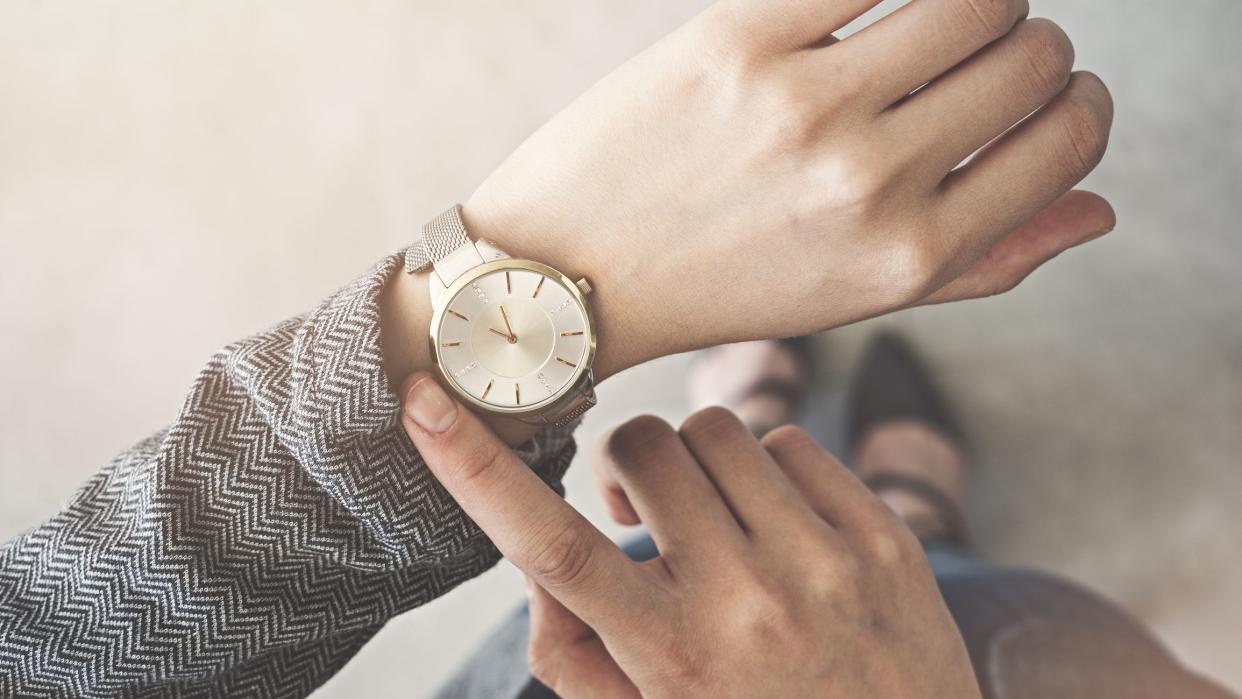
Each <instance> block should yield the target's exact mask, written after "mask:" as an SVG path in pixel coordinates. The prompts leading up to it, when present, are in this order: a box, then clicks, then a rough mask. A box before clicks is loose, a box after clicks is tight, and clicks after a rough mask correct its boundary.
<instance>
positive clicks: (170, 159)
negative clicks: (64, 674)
mask: <svg viewBox="0 0 1242 699" xmlns="http://www.w3.org/2000/svg"><path fill="white" fill-rule="evenodd" d="M705 4H706V3H705V0H687V1H685V2H676V3H672V2H667V1H666V0H627V1H625V2H621V1H619V0H613V1H611V2H610V1H608V0H545V1H543V2H520V3H518V2H483V1H482V0H465V1H459V2H453V3H431V2H414V1H412V0H406V1H405V2H398V1H396V0H355V1H351V2H325V1H322V0H297V1H294V0H268V1H265V2H262V3H254V2H244V1H242V0H212V1H211V2H206V1H203V2H196V3H187V2H171V1H168V0H162V1H161V0H96V1H94V2H90V3H84V2H65V1H63V0H62V1H54V0H43V1H38V2H36V1H34V0H15V1H12V2H6V3H3V4H0V328H3V331H2V332H3V334H2V335H0V337H2V340H0V395H2V396H3V400H0V536H2V537H5V538H7V537H9V536H12V535H14V534H16V533H17V532H19V531H20V530H22V529H23V528H25V527H28V526H31V525H33V524H35V523H37V522H38V521H40V519H42V518H44V517H45V516H47V515H49V514H50V513H51V512H53V511H54V510H55V509H56V508H57V507H58V505H59V503H61V502H62V501H63V500H64V499H65V498H66V497H67V496H68V495H69V494H70V493H71V492H72V491H73V490H74V488H75V487H76V486H77V485H78V484H79V483H80V482H81V481H82V480H83V479H84V478H85V477H86V476H87V475H88V474H89V473H91V472H92V471H93V470H94V469H95V468H96V467H97V466H99V465H101V464H103V463H104V462H106V461H107V460H109V459H110V457H112V456H113V455H114V454H115V453H116V452H117V451H119V450H121V449H124V448H125V447H126V446H127V445H128V444H130V443H131V442H133V441H136V440H137V439H138V438H140V437H142V436H143V435H145V434H147V433H149V432H151V431H153V430H155V429H157V428H159V427H160V426H161V425H163V424H164V423H165V422H166V421H167V420H169V419H170V418H171V417H172V416H173V414H174V411H175V410H176V408H177V406H178V403H179V401H180V399H181V397H182V395H183V391H184V390H185V389H186V388H187V387H188V386H189V384H190V382H191V380H192V379H193V377H194V375H195V373H196V371H197V370H198V368H199V367H200V365H201V364H202V363H203V362H204V361H205V360H206V358H207V357H208V356H209V355H210V353H211V352H212V351H213V350H215V349H217V348H218V347H220V346H222V345H224V344H225V343H227V342H229V341H231V340H233V339H235V338H238V337H241V336H243V335H245V334H248V333H250V332H252V331H254V330H256V329H258V328H261V327H263V326H266V325H268V324H270V323H272V322H274V321H276V320H279V319H281V318H283V317H286V316H289V315H292V314H295V313H298V312H301V311H302V310H305V309H307V308H309V307H311V306H312V305H313V304H314V303H315V302H316V301H317V300H318V299H320V298H321V297H323V296H324V295H326V294H327V293H329V292H330V291H331V290H333V289H334V288H335V287H337V286H338V285H340V284H342V283H343V282H345V281H346V280H348V279H350V278H352V277H353V276H354V275H356V274H358V273H360V272H361V271H363V270H364V269H365V268H366V267H367V266H368V265H369V264H370V263H371V262H372V261H373V260H375V259H376V258H378V257H379V256H381V255H383V254H384V253H386V252H388V251H390V250H393V249H396V248H397V247H399V246H401V245H402V244H403V243H404V242H406V241H407V240H409V239H410V238H411V236H413V235H414V233H415V231H416V230H417V227H418V225H419V224H421V222H422V221H423V220H425V219H426V218H427V217H429V216H430V215H432V214H434V213H436V212H438V211H439V210H441V209H442V208H443V206H445V204H446V203H448V202H453V201H457V200H460V199H463V198H465V197H466V196H467V195H468V194H469V192H470V191H471V188H472V185H473V184H474V183H476V182H478V181H479V180H480V179H481V178H482V177H484V176H485V175H486V174H487V172H488V171H489V170H490V169H491V168H492V167H494V165H495V164H497V163H498V162H499V161H500V160H501V159H502V158H503V157H504V155H505V154H506V153H507V152H508V151H510V150H511V149H512V148H513V147H514V146H516V145H517V143H518V142H520V141H521V139H522V138H524V137H525V136H526V135H527V134H528V133H530V132H531V131H532V130H533V129H535V128H536V127H537V126H538V125H539V124H540V123H542V122H543V121H544V120H546V119H547V118H548V117H549V116H551V115H552V114H553V113H555V112H556V111H557V110H558V109H559V108H561V107H562V106H563V105H565V104H566V103H568V102H569V101H570V100H571V99H572V98H573V97H574V96H575V95H576V94H578V93H579V92H580V91H581V90H583V89H584V88H586V87H587V86H588V85H589V84H591V83H592V82H593V81H594V80H596V79H597V78H598V77H600V76H601V75H603V74H604V73H605V72H606V71H607V70H609V69H610V68H611V67H613V66H615V65H616V64H618V63H620V62H621V61H623V60H624V59H625V58H626V57H628V56H630V55H631V54H633V53H635V52H637V51H639V50H640V49H642V48H643V47H644V46H646V45H647V44H649V43H650V42H652V41H654V40H655V39H657V38H658V37H660V36H662V35H663V34H665V33H667V32H668V31H669V30H671V29H672V28H673V27H675V26H676V25H678V24H679V23H681V22H682V21H684V20H686V19H688V18H689V17H691V16H692V15H693V14H694V13H696V12H697V11H698V10H699V9H701V8H702V7H703V6H705ZM1031 5H1032V15H1043V16H1049V17H1052V18H1054V19H1055V20H1057V21H1058V22H1060V23H1061V24H1062V26H1064V27H1065V28H1066V30H1067V31H1068V32H1069V34H1070V36H1071V37H1072V38H1073V39H1074V41H1075V44H1076V46H1077V49H1078V64H1079V66H1081V67H1084V68H1090V69H1092V70H1094V71H1096V72H1098V73H1099V74H1100V75H1101V76H1102V77H1103V78H1104V80H1105V81H1106V82H1107V83H1108V84H1109V85H1110V86H1111V88H1112V90H1113V93H1114V96H1115V98H1116V103H1117V120H1116V127H1115V129H1114V135H1113V141H1112V147H1111V150H1110V152H1109V155H1108V156H1107V157H1106V159H1105V160H1104V163H1103V165H1102V166H1101V167H1100V169H1099V170H1098V171H1097V173H1096V174H1095V175H1093V176H1092V178H1091V179H1090V180H1089V182H1088V186H1090V187H1093V188H1095V189H1097V190H1099V191H1101V192H1103V193H1104V194H1105V195H1107V196H1109V197H1110V198H1111V200H1112V201H1113V203H1114V204H1115V205H1116V207H1117V210H1118V213H1119V219H1120V222H1119V225H1118V228H1117V230H1116V232H1115V233H1113V234H1112V235H1111V236H1109V237H1108V238H1106V239H1105V240H1103V241H1101V242H1098V243H1093V244H1091V245H1090V246H1088V247H1086V248H1083V249H1080V250H1075V251H1072V252H1071V253H1068V254H1066V255H1064V256H1063V257H1062V258H1061V259H1058V260H1057V261H1056V263H1055V264H1053V265H1051V266H1050V267H1049V268H1047V269H1045V270H1042V271H1040V272H1038V273H1037V274H1036V275H1035V276H1034V277H1033V278H1031V279H1030V280H1028V281H1027V282H1026V284H1024V285H1023V286H1022V287H1020V288H1019V289H1018V290H1017V291H1015V292H1013V293H1011V294H1008V295H1006V296H1004V297H1001V298H996V299H991V300H987V301H980V302H974V303H969V304H961V305H955V306H950V307H942V308H933V309H925V310H919V311H915V312H910V313H905V314H900V315H899V316H896V317H892V318H887V319H882V320H880V321H876V322H872V323H870V324H864V325H862V326H855V327H851V328H847V329H843V330H840V331H836V332H833V333H830V334H829V335H828V336H826V337H825V338H823V340H822V342H821V349H822V351H823V354H824V359H825V361H826V362H827V366H828V371H827V372H825V375H824V376H823V377H822V379H821V383H822V385H821V386H819V387H818V388H819V391H818V392H817V394H816V396H817V397H816V405H817V406H819V407H820V408H822V410H820V411H818V412H817V415H816V416H815V419H814V424H813V425H811V426H812V427H813V428H815V429H817V430H818V431H820V432H821V433H822V434H824V435H825V436H826V438H827V439H828V440H829V441H830V442H831V441H832V437H833V435H834V429H833V426H832V420H834V419H835V418H836V417H837V413H838V411H837V410H836V406H837V404H838V402H839V401H838V399H837V390H838V386H839V383H840V379H841V378H842V377H843V376H844V375H845V374H846V373H847V372H848V370H849V368H850V366H851V363H852V362H853V360H854V357H855V356H856V354H857V352H858V349H859V347H860V345H861V343H862V342H863V340H864V339H865V337H866V335H867V334H868V333H869V332H871V331H872V330H873V329H874V327H875V326H876V325H877V324H885V325H891V326H897V327H900V328H902V329H903V330H905V331H906V332H907V333H909V334H910V335H912V336H913V337H914V338H915V339H916V340H917V342H918V343H919V344H920V345H921V346H922V347H923V348H924V349H925V351H926V353H927V354H928V355H929V356H930V358H931V360H932V362H933V364H934V365H935V366H936V367H937V368H938V369H939V370H940V371H941V373H942V375H943V376H944V379H945V381H946V383H947V384H948V385H949V387H950V388H951V390H952V393H953V394H954V395H955V396H956V397H957V399H958V401H959V402H960V404H961V406H962V411H963V412H964V413H965V417H966V419H967V423H968V427H969V428H970V430H971V431H972V434H973V435H974V436H975V441H976V447H977V452H978V454H979V456H980V464H979V466H978V475H977V487H976V488H975V490H974V492H973V495H972V516H973V520H974V522H975V523H976V527H977V530H978V538H979V539H980V541H981V543H982V545H983V548H984V549H985V550H987V551H988V552H989V553H991V554H992V555H993V556H995V557H997V558H999V559H1002V560H1005V561H1014V562H1025V563H1029V564H1032V565H1038V566H1042V567H1046V568H1050V569H1053V570H1057V571H1060V572H1063V573H1066V574H1069V575H1072V576H1074V577H1076V578H1078V579H1080V580H1083V581H1085V582H1087V583H1089V584H1091V585H1092V586H1094V587H1096V588H1098V589H1100V590H1102V591H1104V592H1105V593H1107V594H1108V595H1109V596H1111V597H1113V598H1115V599H1117V600H1118V601H1119V602H1120V603H1121V604H1123V605H1124V606H1125V607H1126V608H1128V609H1129V610H1131V611H1133V612H1134V613H1136V614H1138V615H1140V616H1141V617H1142V618H1144V619H1145V620H1147V621H1148V622H1150V623H1151V624H1152V625H1154V627H1155V628H1156V630H1157V631H1158V632H1160V633H1161V634H1162V636H1163V637H1164V638H1165V639H1166V640H1167V641H1168V642H1169V643H1170V644H1171V645H1172V646H1173V647H1174V648H1175V649H1176V650H1177V652H1178V653H1179V654H1180V655H1181V657H1183V658H1184V659H1185V660H1186V661H1187V662H1188V663H1189V664H1191V665H1192V666H1193V667H1195V668H1198V669H1199V670H1201V671H1203V672H1205V673H1207V674H1209V675H1212V676H1214V677H1216V678H1218V679H1221V680H1224V681H1226V682H1227V683H1229V684H1230V685H1231V686H1232V687H1234V688H1242V667H1240V666H1239V665H1238V663H1237V660H1238V659H1239V658H1242V635H1240V634H1239V633H1238V631H1237V630H1238V629H1239V628H1242V582H1239V581H1242V527H1240V526H1239V523H1238V514H1237V513H1238V510H1239V506H1240V505H1242V456H1239V454H1242V272H1239V269H1240V268H1242V241H1239V224H1238V221H1239V218H1240V214H1242V204H1240V200H1242V134H1240V127H1242V70H1239V66H1242V44H1240V43H1239V41H1238V40H1237V33H1238V30H1239V29H1242V3H1239V2H1237V1H1236V0H1186V1H1184V2H1177V3H1173V2H1166V1H1164V0H1127V1H1126V2H1124V3H1123V2H1103V1H1100V2H1089V3H1088V2H1076V1H1074V0H1031ZM893 6H895V3H891V2H886V3H885V4H884V5H882V6H881V8H880V11H887V10H889V9H892V7H893ZM686 361H687V359H686V358H685V357H674V358H669V359H666V360H662V361H660V362H656V363H654V364H651V365H648V366H645V367H642V368H640V369H638V370H636V371H634V372H632V373H630V374H628V375H625V376H622V377H619V378H618V379H616V380H614V381H610V382H609V383H608V384H607V385H605V386H604V387H603V390H602V395H603V407H601V408H600V409H598V410H597V411H595V412H593V413H592V414H591V415H590V417H589V418H588V419H587V423H586V425H585V427H584V428H583V430H582V432H581V433H580V435H581V437H582V440H583V445H584V449H583V452H584V457H582V458H580V459H579V463H578V464H577V465H576V466H575V468H574V469H573V471H572V472H571V476H570V478H569V482H568V487H569V490H570V498H571V500H572V501H573V502H574V503H575V504H576V505H577V506H579V507H580V508H582V509H583V510H584V511H586V512H588V513H589V514H590V515H591V516H592V517H593V518H594V519H595V520H596V521H597V522H600V524H601V526H604V527H606V528H607V531H609V532H610V533H619V532H618V530H617V529H616V528H615V527H610V526H608V524H607V523H606V522H605V521H604V520H605V519H606V518H605V517H604V516H603V512H602V509H601V508H600V507H599V505H598V503H597V502H596V500H595V496H594V493H593V492H592V491H591V488H590V481H589V477H588V473H587V469H586V468H585V464H584V463H583V462H584V461H585V458H586V455H589V452H590V449H589V446H590V443H591V442H592V441H593V440H594V438H595V436H596V435H598V434H599V433H600V432H601V431H602V430H603V429H604V428H606V427H608V426H609V425H611V424H613V423H615V422H617V421H619V420H622V419H625V418H627V417H630V416H632V415H633V414H635V413H637V412H640V411H647V412H656V413H658V414H661V415H663V416H665V417H667V418H669V419H673V420H678V419H680V418H681V417H683V416H684V415H685V412H686V410H687V407H686V405H685V401H684V398H683V397H682V395H681V392H680V389H679V379H678V374H679V372H681V371H682V370H683V369H684V364H685V362H686ZM521 597H522V593H521V588H520V585H519V583H518V581H517V578H516V576H515V574H514V573H513V571H512V570H511V569H509V568H508V567H507V566H506V565H502V566H501V567H499V568H497V569H496V570H494V571H492V572H491V573H488V574H487V575H485V576H483V577H482V578H481V579H479V580H477V581H474V582H472V583H470V584H467V585H466V586H464V587H463V588H461V589H460V590H458V591H456V592H454V593H453V594H452V595H450V596H448V597H447V598H444V599H442V600H439V601H437V602H435V603H433V604H431V605H429V606H428V607H425V608H423V609H420V610H416V611H414V612H412V613H410V614H407V615H405V616H404V617H402V618H399V619H397V620H394V621H393V622H392V623H391V624H390V625H389V627H388V628H386V629H385V630H384V631H383V632H382V633H381V634H380V635H379V636H378V637H377V638H376V639H375V641H373V642H372V643H371V644H370V645H369V646H368V647H367V648H366V649H365V650H364V651H363V653H362V654H361V655H360V656H359V657H358V658H357V660H356V661H355V662H354V663H353V664H351V665H350V666H349V667H348V668H347V669H346V670H345V671H344V672H343V673H342V674H340V675H339V676H338V677H337V678H335V679H334V680H333V681H332V682H330V683H329V684H328V685H327V686H326V687H325V688H324V689H323V690H321V692H320V693H319V696H324V697H336V696H341V697H346V696H372V697H388V696H392V697H396V696H403V697H404V696H419V695H421V694H423V693H424V692H425V691H426V690H427V689H428V688H430V687H433V686H434V685H435V684H436V683H438V682H439V681H440V679H441V678H442V677H443V676H444V675H445V674H446V673H447V672H448V671H449V670H450V669H451V667H452V665H453V663H455V662H456V660H457V659H458V658H459V657H460V656H461V655H462V654H463V653H464V652H466V651H467V650H468V649H469V648H470V647H471V645H472V644H473V643H474V642H475V641H476V640H477V639H478V638H479V637H480V636H481V635H482V634H484V633H486V631H487V629H488V628H489V626H491V625H492V624H493V623H495V621H496V620H497V619H498V618H499V616H498V615H500V614H501V613H502V612H503V611H504V610H506V609H508V608H509V607H510V606H511V605H512V604H513V603H515V602H516V601H517V600H519V599H520V598H521Z"/></svg>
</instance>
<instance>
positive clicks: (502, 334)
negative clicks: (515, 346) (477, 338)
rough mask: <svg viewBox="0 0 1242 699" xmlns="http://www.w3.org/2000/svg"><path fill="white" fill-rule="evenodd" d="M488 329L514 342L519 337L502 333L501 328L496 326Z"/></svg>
mask: <svg viewBox="0 0 1242 699" xmlns="http://www.w3.org/2000/svg"><path fill="white" fill-rule="evenodd" d="M488 331H490V332H494V333H496V334H497V335H499V336H501V337H503V338H504V339H506V340H508V341H509V342H513V341H514V340H515V339H517V338H515V337H513V336H511V335H509V334H508V333H502V332H500V331H499V330H497V329H496V328H488Z"/></svg>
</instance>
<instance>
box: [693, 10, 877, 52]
mask: <svg viewBox="0 0 1242 699" xmlns="http://www.w3.org/2000/svg"><path fill="white" fill-rule="evenodd" d="M879 3H880V0H724V1H723V2H720V3H718V4H717V5H715V6H714V7H713V8H712V10H711V12H712V13H714V14H715V15H716V16H717V17H719V18H721V19H722V20H723V21H724V22H725V25H726V26H727V27H728V29H729V30H730V32H731V33H732V34H734V35H735V36H738V37H739V38H741V39H742V40H743V41H746V42H748V43H752V44H754V45H757V46H761V47H763V48H765V49H768V50H770V51H796V50H798V49H801V48H805V47H809V46H812V45H815V44H821V43H822V42H823V41H824V40H825V38H826V37H827V36H828V35H829V34H831V33H832V32H835V31H837V30H838V29H840V28H841V27H844V26H845V25H847V24H849V23H850V22H852V21H854V20H855V19H857V18H858V17H859V16H861V15H862V14H863V13H864V12H866V11H867V10H870V9H871V8H872V7H875V6H876V5H878V4H879Z"/></svg>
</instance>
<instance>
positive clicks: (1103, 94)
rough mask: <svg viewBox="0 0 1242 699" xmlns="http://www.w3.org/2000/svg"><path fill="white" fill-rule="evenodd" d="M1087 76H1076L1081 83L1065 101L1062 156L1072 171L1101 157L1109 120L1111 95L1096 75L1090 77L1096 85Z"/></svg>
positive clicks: (1078, 172) (1081, 170) (1086, 168)
mask: <svg viewBox="0 0 1242 699" xmlns="http://www.w3.org/2000/svg"><path fill="white" fill-rule="evenodd" d="M1092 77H1093V78H1094V76H1092ZM1091 80H1092V79H1090V78H1084V79H1080V84H1083V85H1084V87H1083V88H1082V89H1080V90H1078V91H1077V92H1078V93H1079V94H1076V95H1075V96H1074V97H1072V98H1071V99H1068V100H1066V102H1065V112H1064V117H1063V118H1064V121H1063V125H1064V128H1065V135H1066V139H1065V140H1066V141H1067V145H1068V148H1067V152H1066V157H1067V158H1069V167H1070V168H1071V171H1072V173H1073V174H1075V175H1083V174H1086V173H1087V172H1090V171H1091V170H1092V169H1093V168H1094V167H1095V166H1096V165H1098V164H1099V162H1100V159H1101V158H1103V157H1104V149H1105V148H1106V147H1107V145H1108V132H1109V128H1110V126H1111V122H1112V99H1111V98H1110V97H1109V96H1108V91H1107V90H1106V89H1104V85H1103V83H1100V82H1099V79H1098V78H1094V83H1095V84H1096V85H1098V89H1097V87H1096V85H1092V84H1091Z"/></svg>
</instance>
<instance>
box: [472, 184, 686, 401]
mask: <svg viewBox="0 0 1242 699" xmlns="http://www.w3.org/2000/svg"><path fill="white" fill-rule="evenodd" d="M462 218H463V220H464V221H465V223H466V228H467V230H469V231H470V235H471V237H473V238H475V239H480V238H482V239H486V240H489V241H491V242H493V243H495V244H496V245H497V246H498V247H500V249H502V250H504V251H505V252H507V253H509V254H510V255H512V256H513V257H516V258H522V259H529V260H534V261H536V262H542V263H544V264H546V265H550V266H552V267H554V268H556V269H558V270H560V271H561V272H562V273H563V274H565V276H567V277H569V278H570V279H580V278H581V279H586V280H587V281H588V282H589V283H590V284H591V288H592V291H591V295H590V296H589V297H588V299H587V300H588V302H589V303H590V304H591V312H592V315H593V316H594V320H595V326H596V335H597V337H598V343H599V344H598V349H597V351H596V355H595V362H594V372H595V379H596V381H597V382H600V381H603V380H605V379H607V378H609V377H610V376H612V375H614V374H616V373H618V372H620V371H623V370H625V369H628V368H629V367H631V366H635V365H637V364H641V363H643V362H645V361H648V360H650V359H654V358H656V357H660V356H663V355H664V354H668V353H670V352H671V351H673V350H672V349H671V348H672V347H675V346H677V342H678V340H679V339H682V340H683V341H684V338H680V330H679V328H677V327H669V328H666V329H663V330H661V329H660V328H659V325H660V324H661V321H660V320H658V312H659V311H662V310H664V309H666V308H667V299H661V298H658V297H655V296H650V297H648V298H642V297H643V295H644V291H645V290H648V289H650V288H651V286H650V285H649V280H650V279H649V278H650V276H651V275H650V269H644V266H643V265H642V264H641V263H636V259H635V255H634V254H632V253H627V252H624V251H618V250H615V249H613V248H612V247H611V246H609V245H608V240H609V236H608V235H607V234H599V233H596V234H592V233H589V232H587V231H584V230H582V229H581V228H577V227H574V229H572V230H571V226H569V225H566V224H564V223H561V222H560V221H558V219H557V217H555V216H552V215H548V214H544V215H540V216H537V217H536V216H529V215H525V214H521V213H518V212H516V211H514V210H513V208H512V207H507V206H499V205H497V204H496V203H495V202H494V201H493V200H490V199H484V198H480V197H479V196H478V195H476V196H474V197H472V198H471V199H470V200H469V202H467V203H466V204H465V205H464V206H463V207H462Z"/></svg>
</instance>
